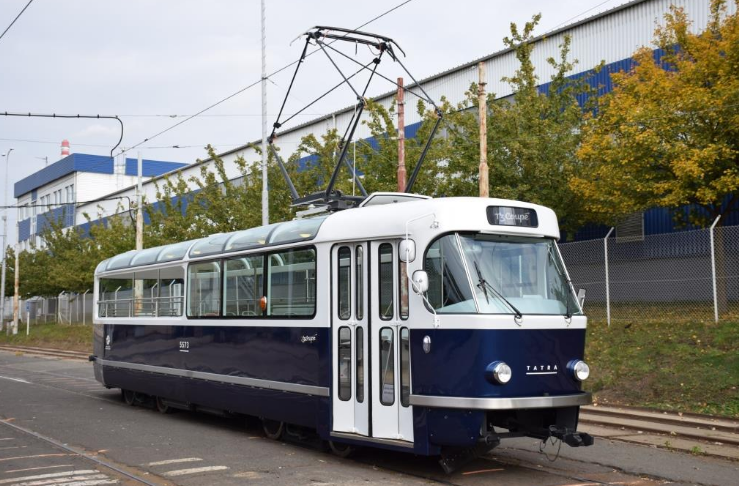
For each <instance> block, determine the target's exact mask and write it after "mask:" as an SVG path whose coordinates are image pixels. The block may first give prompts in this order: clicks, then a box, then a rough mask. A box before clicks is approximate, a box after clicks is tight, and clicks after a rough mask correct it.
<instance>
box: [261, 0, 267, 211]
mask: <svg viewBox="0 0 739 486" xmlns="http://www.w3.org/2000/svg"><path fill="white" fill-rule="evenodd" d="M264 2H265V0H262V224H263V225H268V224H269V188H268V180H267V136H268V135H267V27H266V25H265V24H266V19H267V14H266V10H265V5H264Z"/></svg>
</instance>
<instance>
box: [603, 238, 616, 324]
mask: <svg viewBox="0 0 739 486" xmlns="http://www.w3.org/2000/svg"><path fill="white" fill-rule="evenodd" d="M614 229H615V227H612V228H611V229H610V230H608V234H607V235H606V237H605V238H603V250H604V252H605V262H606V322H607V323H608V327H611V289H610V284H609V277H608V237H609V236H611V233H613V230H614Z"/></svg>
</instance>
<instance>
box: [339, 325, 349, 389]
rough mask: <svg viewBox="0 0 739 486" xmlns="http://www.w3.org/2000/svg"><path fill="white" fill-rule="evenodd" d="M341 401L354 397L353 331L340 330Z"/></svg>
mask: <svg viewBox="0 0 739 486" xmlns="http://www.w3.org/2000/svg"><path fill="white" fill-rule="evenodd" d="M338 359H339V400H343V401H347V400H349V399H350V398H351V397H352V331H351V329H349V328H348V327H346V326H344V327H341V328H339V355H338Z"/></svg>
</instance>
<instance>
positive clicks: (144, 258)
mask: <svg viewBox="0 0 739 486" xmlns="http://www.w3.org/2000/svg"><path fill="white" fill-rule="evenodd" d="M160 251H162V247H161V246H157V247H155V248H147V249H146V250H141V251H138V252H136V256H134V257H133V259H132V260H131V266H132V267H135V266H138V265H149V264H150V263H156V261H157V257H158V256H159V252H160Z"/></svg>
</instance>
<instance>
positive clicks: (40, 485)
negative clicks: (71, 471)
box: [12, 474, 118, 486]
mask: <svg viewBox="0 0 739 486" xmlns="http://www.w3.org/2000/svg"><path fill="white" fill-rule="evenodd" d="M117 482H118V480H117V479H110V478H109V477H108V476H106V475H105V474H86V475H81V476H67V477H64V478H55V479H42V480H40V481H28V482H23V483H13V485H12V486H51V485H54V486H73V485H74V486H82V485H92V484H113V483H117Z"/></svg>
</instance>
